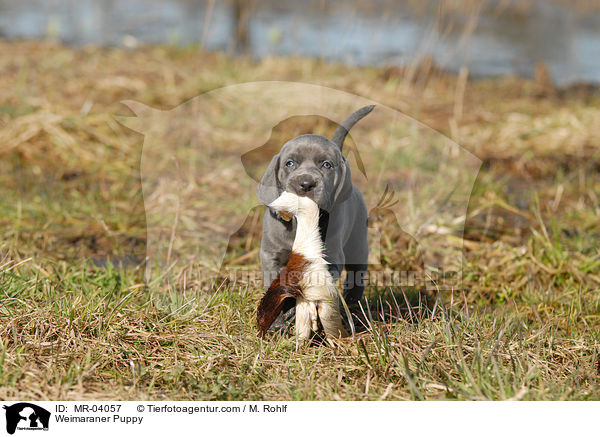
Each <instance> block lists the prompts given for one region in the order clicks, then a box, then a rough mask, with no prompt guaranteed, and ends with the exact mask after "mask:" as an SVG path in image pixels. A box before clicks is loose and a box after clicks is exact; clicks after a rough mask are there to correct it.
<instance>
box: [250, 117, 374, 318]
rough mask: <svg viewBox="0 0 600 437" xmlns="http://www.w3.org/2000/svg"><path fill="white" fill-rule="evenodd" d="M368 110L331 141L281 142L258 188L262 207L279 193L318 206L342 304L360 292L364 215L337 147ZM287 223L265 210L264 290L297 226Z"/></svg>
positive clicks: (290, 311)
mask: <svg viewBox="0 0 600 437" xmlns="http://www.w3.org/2000/svg"><path fill="white" fill-rule="evenodd" d="M373 108H374V106H365V107H363V108H361V109H359V110H358V111H356V112H354V113H353V114H352V115H350V116H349V117H348V118H347V119H346V120H344V121H343V122H342V124H341V125H340V126H339V127H338V128H337V130H336V131H335V133H334V135H333V137H332V139H331V140H329V139H327V138H325V137H323V136H321V135H311V134H308V135H300V136H299V137H296V138H294V139H292V140H290V141H288V142H287V143H285V144H284V145H283V147H282V148H281V151H280V152H279V153H278V154H277V155H275V156H274V157H273V159H272V160H271V162H270V163H269V166H268V168H267V170H266V172H265V174H264V176H263V178H262V180H261V181H260V183H259V185H258V199H259V200H260V202H261V203H263V204H264V205H269V204H270V203H272V202H273V201H274V200H275V199H276V198H277V197H279V195H280V194H281V192H282V191H289V192H293V193H296V194H298V195H300V196H308V197H310V198H311V199H313V200H314V201H315V202H316V203H317V205H319V208H320V213H321V215H320V220H319V226H320V229H321V237H322V238H323V241H324V242H325V257H326V260H327V261H328V262H329V263H330V264H329V270H330V273H331V275H332V276H333V280H334V281H337V280H338V279H339V277H340V275H341V273H342V270H343V269H344V268H345V269H346V279H345V281H344V299H345V300H346V302H347V303H349V304H352V303H355V302H358V301H359V300H360V299H361V298H362V294H363V291H364V288H365V284H364V280H365V278H364V276H365V274H366V271H367V262H368V255H369V246H368V242H367V230H368V223H367V218H368V213H367V209H366V207H365V202H364V200H363V197H362V194H361V193H360V191H359V190H358V188H356V186H355V185H354V184H353V183H352V175H351V174H350V165H349V164H348V161H347V160H346V158H345V157H344V156H343V155H342V147H343V144H344V140H345V138H346V135H347V134H348V131H349V130H350V128H352V126H354V124H356V123H357V122H358V121H359V120H360V119H362V118H363V117H364V116H366V115H367V114H368V113H370V112H371V111H372V110H373ZM286 219H287V218H286V217H281V216H280V215H279V214H277V213H276V212H275V211H272V210H270V209H267V211H266V212H265V215H264V217H263V234H262V243H261V248H260V262H261V268H262V274H263V282H264V284H265V287H268V286H269V285H271V282H273V280H274V279H275V278H276V277H277V276H278V275H279V273H280V272H281V270H282V269H283V267H284V266H285V265H286V263H287V261H288V259H289V256H290V253H291V249H292V243H293V241H294V236H295V234H296V225H295V222H294V221H288V220H286ZM293 310H294V305H293V302H292V303H291V304H290V305H288V306H287V307H285V308H284V313H285V314H283V313H282V314H281V315H280V316H279V318H278V319H277V320H276V321H275V322H274V323H273V325H272V326H271V328H275V329H277V328H280V327H282V325H283V323H284V322H285V321H286V320H289V319H291V317H293V315H294V311H293Z"/></svg>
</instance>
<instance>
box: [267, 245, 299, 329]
mask: <svg viewBox="0 0 600 437" xmlns="http://www.w3.org/2000/svg"><path fill="white" fill-rule="evenodd" d="M307 265H308V260H307V259H306V258H304V257H303V256H302V255H300V254H298V253H296V252H292V253H291V254H290V259H289V260H288V262H287V264H286V266H285V267H284V269H283V270H282V271H281V273H280V274H279V276H278V277H277V278H275V280H274V281H273V282H272V283H271V286H270V287H269V289H268V290H267V292H266V293H265V295H264V296H263V298H262V299H261V300H260V304H259V305H258V311H257V314H256V321H257V323H258V331H259V335H260V336H261V337H264V335H265V334H266V332H267V330H268V329H269V327H270V326H271V324H272V323H273V322H274V321H275V319H276V318H277V316H278V315H279V313H280V312H281V310H282V308H283V302H284V301H285V299H287V298H288V297H292V298H294V299H296V298H298V297H302V290H301V288H300V281H301V279H302V275H303V274H304V271H305V269H306V267H307Z"/></svg>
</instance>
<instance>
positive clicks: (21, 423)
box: [3, 402, 50, 434]
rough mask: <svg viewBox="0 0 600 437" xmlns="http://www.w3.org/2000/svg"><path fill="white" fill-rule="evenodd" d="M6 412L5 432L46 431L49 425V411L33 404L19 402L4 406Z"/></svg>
mask: <svg viewBox="0 0 600 437" xmlns="http://www.w3.org/2000/svg"><path fill="white" fill-rule="evenodd" d="M3 408H4V409H5V410H6V432H8V433H9V434H14V433H15V431H16V430H17V429H19V430H29V431H31V430H44V431H47V430H48V425H49V424H50V411H48V410H45V409H44V408H42V407H38V406H37V405H35V404H30V403H28V402H19V403H18V404H14V405H10V406H6V405H5V406H4V407H3Z"/></svg>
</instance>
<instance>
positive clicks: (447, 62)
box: [0, 0, 600, 85]
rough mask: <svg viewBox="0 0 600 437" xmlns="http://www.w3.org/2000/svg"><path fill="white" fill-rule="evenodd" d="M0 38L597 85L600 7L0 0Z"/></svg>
mask: <svg viewBox="0 0 600 437" xmlns="http://www.w3.org/2000/svg"><path fill="white" fill-rule="evenodd" d="M0 36H1V37H3V38H9V39H11V38H43V39H57V40H60V41H62V42H64V43H67V44H71V45H76V46H81V45H86V44H96V45H106V46H126V47H132V48H133V47H136V46H138V45H141V44H154V43H160V44H174V45H182V46H187V45H199V46H201V47H203V48H205V49H208V50H224V51H228V52H232V53H240V52H244V53H247V54H248V55H250V56H253V57H256V58H263V57H265V56H271V55H298V56H310V57H318V58H322V59H326V60H330V61H338V62H342V63H345V64H350V65H401V66H402V65H408V64H410V63H412V62H417V61H419V60H422V59H423V58H424V57H430V58H431V59H433V61H434V62H435V63H436V64H437V65H439V66H440V67H442V68H444V69H446V70H448V71H458V70H459V69H460V68H461V67H463V66H467V67H468V68H469V75H470V76H471V77H487V76H495V75H505V74H516V75H520V76H525V77H532V76H533V75H534V71H535V67H536V64H537V63H538V62H540V61H541V62H543V63H545V64H546V66H547V68H548V71H549V72H550V74H551V76H552V78H553V80H554V81H555V83H556V84H559V85H565V84H571V83H575V82H600V5H599V4H598V3H596V2H594V1H576V0H570V1H569V0H563V1H560V0H514V1H510V0H488V1H483V0H465V1H444V2H440V1H423V0H421V1H392V0H369V1H366V0H362V1H358V0H354V1H345V2H339V1H335V2H334V1H324V0H309V1H302V2H300V1H293V0H277V1H275V0H254V1H249V2H244V1H239V0H228V1H227V0H225V1H215V0H127V1H117V0H0Z"/></svg>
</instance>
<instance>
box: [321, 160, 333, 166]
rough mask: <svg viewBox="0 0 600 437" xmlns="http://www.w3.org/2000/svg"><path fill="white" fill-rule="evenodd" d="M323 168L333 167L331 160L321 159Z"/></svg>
mask: <svg viewBox="0 0 600 437" xmlns="http://www.w3.org/2000/svg"><path fill="white" fill-rule="evenodd" d="M321 165H322V166H323V167H324V168H331V167H333V165H331V162H329V161H323V164H321Z"/></svg>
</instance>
